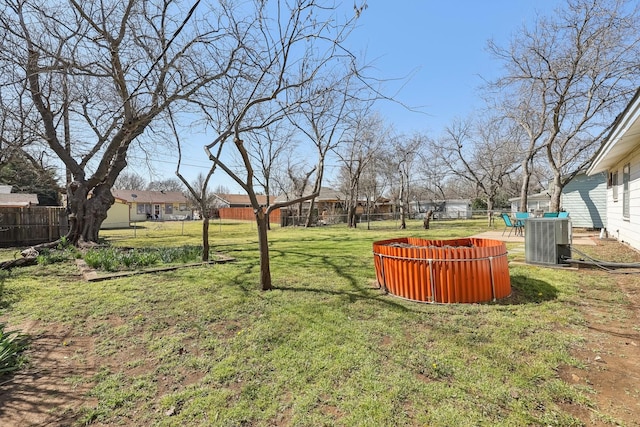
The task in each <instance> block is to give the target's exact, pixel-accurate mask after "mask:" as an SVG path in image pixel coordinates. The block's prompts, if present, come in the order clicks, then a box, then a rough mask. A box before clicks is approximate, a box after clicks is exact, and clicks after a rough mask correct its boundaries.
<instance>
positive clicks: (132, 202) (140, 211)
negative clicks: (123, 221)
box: [107, 190, 193, 222]
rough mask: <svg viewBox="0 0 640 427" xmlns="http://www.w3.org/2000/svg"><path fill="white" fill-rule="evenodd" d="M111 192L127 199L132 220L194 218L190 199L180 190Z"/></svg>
mask: <svg viewBox="0 0 640 427" xmlns="http://www.w3.org/2000/svg"><path fill="white" fill-rule="evenodd" d="M111 194H113V197H115V198H116V200H118V199H120V200H123V201H125V203H126V204H127V206H128V207H129V220H130V221H131V222H139V221H147V220H163V221H178V220H184V219H191V218H193V212H192V210H191V208H190V207H189V201H188V200H187V198H186V197H185V195H184V194H182V193H180V192H179V191H143V190H111ZM112 208H113V206H112ZM117 208H118V207H117V206H116V209H117ZM108 215H109V213H108V212H107V216H108Z"/></svg>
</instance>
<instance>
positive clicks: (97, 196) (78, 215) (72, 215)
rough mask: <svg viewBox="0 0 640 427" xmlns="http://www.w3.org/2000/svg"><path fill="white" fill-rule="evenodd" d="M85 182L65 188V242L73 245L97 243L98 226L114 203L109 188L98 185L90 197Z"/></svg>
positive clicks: (75, 182)
mask: <svg viewBox="0 0 640 427" xmlns="http://www.w3.org/2000/svg"><path fill="white" fill-rule="evenodd" d="M89 191H90V189H89V188H88V185H87V183H86V182H82V181H73V182H72V183H71V184H69V186H68V188H67V197H68V204H69V232H68V233H67V240H68V241H69V242H71V243H72V244H74V245H79V244H82V243H88V242H94V243H97V242H98V233H99V231H100V226H101V225H102V223H103V222H104V220H105V219H106V218H107V211H108V210H109V208H110V207H111V205H113V203H114V202H115V198H114V197H113V195H112V194H111V187H109V186H108V185H106V184H100V185H97V186H95V187H94V188H93V191H91V197H88V195H89Z"/></svg>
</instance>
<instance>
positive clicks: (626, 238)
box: [607, 152, 640, 249]
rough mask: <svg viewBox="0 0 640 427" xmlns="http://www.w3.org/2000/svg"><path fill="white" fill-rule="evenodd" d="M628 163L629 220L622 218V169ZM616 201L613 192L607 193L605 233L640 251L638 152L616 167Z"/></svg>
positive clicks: (639, 160)
mask: <svg viewBox="0 0 640 427" xmlns="http://www.w3.org/2000/svg"><path fill="white" fill-rule="evenodd" d="M627 163H630V165H631V179H630V183H629V218H628V219H625V218H623V216H622V205H623V203H622V200H623V192H622V167H623V166H624V165H625V164H627ZM616 168H617V170H618V173H619V179H618V201H617V202H614V201H613V191H612V189H608V191H607V209H608V211H607V231H608V232H609V235H610V236H611V237H615V238H616V239H618V240H620V241H621V242H625V243H628V244H629V245H631V246H633V247H634V248H636V249H640V152H637V153H634V155H632V156H631V157H630V158H628V159H627V160H625V161H623V162H621V163H620V164H618V165H617V167H616Z"/></svg>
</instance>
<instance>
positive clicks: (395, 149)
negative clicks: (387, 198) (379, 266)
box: [388, 135, 425, 229]
mask: <svg viewBox="0 0 640 427" xmlns="http://www.w3.org/2000/svg"><path fill="white" fill-rule="evenodd" d="M390 140H391V141H390V142H391V144H390V153H389V166H390V170H389V172H388V173H390V175H391V176H392V179H391V183H392V184H391V186H392V191H393V192H394V193H395V195H396V196H395V198H396V204H397V206H398V207H399V210H400V228H401V229H405V228H407V215H408V214H409V202H410V200H411V184H412V180H413V177H414V175H415V168H416V165H417V160H418V159H419V156H420V150H422V149H423V147H424V144H425V140H424V138H423V136H422V135H415V136H414V137H411V138H409V137H406V136H404V135H400V136H395V137H391V138H390Z"/></svg>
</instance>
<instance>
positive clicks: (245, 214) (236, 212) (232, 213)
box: [218, 208, 280, 224]
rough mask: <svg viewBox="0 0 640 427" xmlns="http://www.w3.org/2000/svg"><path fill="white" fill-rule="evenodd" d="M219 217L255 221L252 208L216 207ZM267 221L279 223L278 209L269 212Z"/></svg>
mask: <svg viewBox="0 0 640 427" xmlns="http://www.w3.org/2000/svg"><path fill="white" fill-rule="evenodd" d="M218 213H219V215H220V219H237V220H242V221H255V220H256V215H255V213H253V208H220V209H218ZM269 222H270V223H272V224H280V209H276V210H274V211H273V212H271V213H270V214H269Z"/></svg>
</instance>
